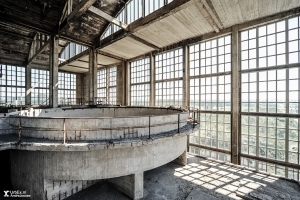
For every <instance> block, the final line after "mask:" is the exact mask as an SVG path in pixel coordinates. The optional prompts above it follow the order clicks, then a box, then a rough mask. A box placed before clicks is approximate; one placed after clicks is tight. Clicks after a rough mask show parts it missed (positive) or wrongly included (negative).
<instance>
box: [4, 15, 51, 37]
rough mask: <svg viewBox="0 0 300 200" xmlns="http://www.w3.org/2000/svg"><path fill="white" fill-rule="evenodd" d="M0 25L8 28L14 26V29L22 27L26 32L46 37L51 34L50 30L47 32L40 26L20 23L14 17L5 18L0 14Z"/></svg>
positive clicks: (24, 22)
mask: <svg viewBox="0 0 300 200" xmlns="http://www.w3.org/2000/svg"><path fill="white" fill-rule="evenodd" d="M0 13H1V12H0ZM0 23H1V24H5V25H8V26H14V27H16V28H18V27H22V28H23V29H25V30H26V31H28V30H30V31H35V32H39V33H43V34H46V35H51V34H52V30H47V29H44V28H41V27H40V26H37V25H34V24H31V23H30V22H28V21H27V22H26V21H20V19H18V18H16V17H12V16H9V17H6V16H1V14H0Z"/></svg>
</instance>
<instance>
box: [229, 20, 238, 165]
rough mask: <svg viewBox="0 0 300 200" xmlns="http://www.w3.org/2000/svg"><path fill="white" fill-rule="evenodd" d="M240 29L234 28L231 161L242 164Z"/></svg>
mask: <svg viewBox="0 0 300 200" xmlns="http://www.w3.org/2000/svg"><path fill="white" fill-rule="evenodd" d="M239 41H240V40H239V31H238V26H233V28H232V54H231V56H232V58H231V60H232V61H231V92H232V93H231V95H232V96H231V99H232V105H231V112H232V115H231V162H232V163H234V164H240V159H239V147H240V145H239V141H240V137H239V120H240V117H239V108H240V102H239V91H240V82H239V81H240V75H239V70H240V69H239V57H240V56H239V51H240V44H239Z"/></svg>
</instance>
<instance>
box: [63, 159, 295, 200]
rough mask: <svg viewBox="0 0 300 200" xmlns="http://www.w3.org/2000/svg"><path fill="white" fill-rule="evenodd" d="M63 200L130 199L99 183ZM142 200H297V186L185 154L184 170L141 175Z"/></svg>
mask: <svg viewBox="0 0 300 200" xmlns="http://www.w3.org/2000/svg"><path fill="white" fill-rule="evenodd" d="M67 199H68V200H77V199H89V200H92V199H105V200H113V199H116V200H128V199H130V198H129V197H127V196H126V195H124V194H122V193H121V192H119V191H118V190H117V189H115V188H114V187H112V186H111V185H109V184H108V183H107V182H106V181H101V182H99V183H97V184H95V185H93V186H91V187H89V188H87V189H85V190H83V191H81V192H78V193H77V194H75V195H73V196H70V197H68V198H67ZM143 199H145V200H153V199H155V200H165V199H168V200H185V199H186V200H193V199H196V200H197V199H199V200H200V199H204V200H215V199H250V200H252V199H253V200H254V199H263V200H273V199H274V200H277V199H286V200H288V199H298V200H299V199H300V186H299V184H298V183H296V182H294V181H289V180H285V179H280V178H277V177H274V176H269V175H265V174H261V173H257V172H253V171H251V170H248V169H245V168H243V167H241V166H236V165H231V164H224V163H221V162H218V161H212V160H207V159H204V158H199V157H195V156H193V155H190V154H189V155H188V165H186V166H180V165H178V164H175V163H169V164H166V165H164V166H161V167H159V168H156V169H153V170H150V171H147V172H145V173H144V198H143Z"/></svg>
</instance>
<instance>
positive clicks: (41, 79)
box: [31, 69, 49, 105]
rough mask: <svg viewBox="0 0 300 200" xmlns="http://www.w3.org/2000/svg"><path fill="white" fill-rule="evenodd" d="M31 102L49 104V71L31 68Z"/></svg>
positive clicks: (33, 103)
mask: <svg viewBox="0 0 300 200" xmlns="http://www.w3.org/2000/svg"><path fill="white" fill-rule="evenodd" d="M31 104H32V105H49V71H46V70H40V69H31Z"/></svg>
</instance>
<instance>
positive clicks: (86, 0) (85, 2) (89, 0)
mask: <svg viewBox="0 0 300 200" xmlns="http://www.w3.org/2000/svg"><path fill="white" fill-rule="evenodd" d="M95 2H96V0H82V1H80V2H79V3H78V5H77V6H76V7H75V9H74V10H73V11H72V12H71V13H70V14H69V15H68V16H67V17H66V19H65V20H64V21H63V22H62V23H61V25H60V26H59V31H58V33H60V32H62V31H64V29H66V28H67V27H68V25H69V24H70V23H72V22H74V21H75V20H76V19H77V18H78V17H80V16H81V15H82V14H83V13H84V12H85V11H87V10H88V9H89V7H91V6H92V5H93V4H94V3H95Z"/></svg>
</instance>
